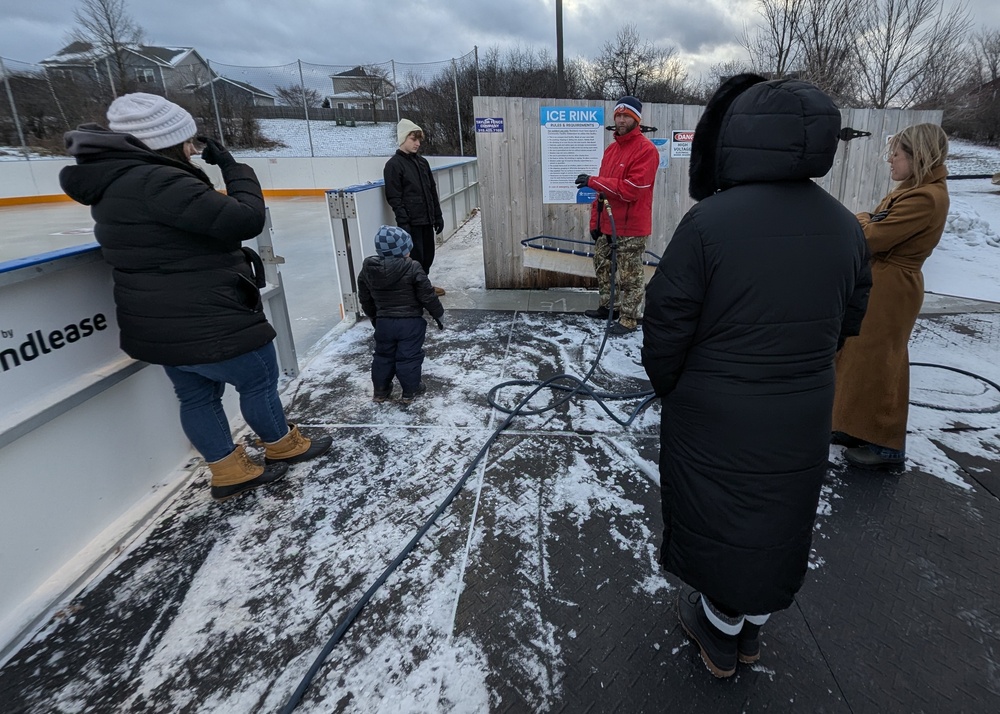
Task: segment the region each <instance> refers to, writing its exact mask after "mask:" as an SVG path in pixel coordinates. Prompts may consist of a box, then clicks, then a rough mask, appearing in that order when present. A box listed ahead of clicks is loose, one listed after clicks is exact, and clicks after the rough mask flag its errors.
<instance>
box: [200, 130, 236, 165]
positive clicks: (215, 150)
mask: <svg viewBox="0 0 1000 714" xmlns="http://www.w3.org/2000/svg"><path fill="white" fill-rule="evenodd" d="M198 141H200V142H202V143H203V144H205V148H204V149H202V151H201V160H202V161H204V162H205V163H206V164H213V165H215V166H218V167H219V168H220V169H224V168H226V167H227V166H232V165H233V164H235V163H236V159H234V158H233V155H232V154H230V153H229V150H228V149H227V148H226V147H225V146H223V145H222V142H221V141H218V140H217V139H213V138H212V137H210V136H199V137H198Z"/></svg>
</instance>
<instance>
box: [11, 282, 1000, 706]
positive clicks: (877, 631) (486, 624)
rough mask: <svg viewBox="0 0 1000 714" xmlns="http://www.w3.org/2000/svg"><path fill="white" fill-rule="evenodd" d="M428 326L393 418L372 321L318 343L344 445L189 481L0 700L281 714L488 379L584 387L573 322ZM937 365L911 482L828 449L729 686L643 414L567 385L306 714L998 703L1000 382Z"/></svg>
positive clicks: (937, 358) (436, 534)
mask: <svg viewBox="0 0 1000 714" xmlns="http://www.w3.org/2000/svg"><path fill="white" fill-rule="evenodd" d="M445 302H446V306H447V298H445ZM445 324H446V328H447V329H446V330H445V331H443V332H439V331H438V330H436V329H434V328H433V327H432V328H431V329H430V330H429V331H428V340H427V344H426V350H427V355H428V358H427V362H426V363H425V382H426V383H427V386H428V393H427V395H426V397H423V398H420V399H418V400H417V401H416V402H414V403H413V404H412V405H409V406H405V407H404V406H402V405H400V404H399V403H398V402H389V403H386V404H381V405H378V404H374V403H373V402H372V401H371V384H370V381H369V377H368V366H369V362H370V355H371V349H372V331H371V328H370V326H369V325H368V324H367V322H361V323H359V324H357V325H355V326H354V327H352V328H351V329H349V330H347V331H346V332H344V333H343V334H341V335H340V336H339V337H337V338H336V339H335V340H331V341H328V342H327V343H326V346H325V348H324V349H323V350H322V351H321V352H320V353H319V354H317V355H316V356H315V357H314V358H313V359H312V361H311V362H310V364H309V365H308V367H307V368H306V369H305V370H304V372H303V375H302V377H301V378H300V380H299V381H298V382H297V383H295V384H294V385H293V387H294V390H293V392H291V393H289V394H288V395H287V396H288V397H289V400H290V404H291V407H290V414H291V415H292V416H293V418H295V419H297V420H299V421H300V423H301V424H302V425H303V426H304V428H305V429H306V430H307V431H308V430H309V429H313V428H322V429H326V430H328V431H330V432H331V433H333V434H334V436H335V442H334V448H333V450H332V451H331V452H330V453H329V454H328V455H326V456H325V457H323V458H321V459H319V460H317V461H315V462H309V463H306V464H302V465H298V466H296V467H294V468H293V469H292V470H291V472H290V473H289V476H287V477H286V478H285V479H284V480H283V481H282V482H280V483H278V484H275V485H274V486H273V487H271V488H267V489H261V490H258V491H256V492H254V493H252V494H249V495H247V496H246V497H243V498H241V499H235V500H234V501H230V502H224V503H221V504H216V503H213V502H211V501H210V499H209V496H208V488H207V475H206V473H205V471H204V469H203V468H200V469H197V470H196V473H195V475H194V478H193V479H192V482H191V483H190V485H189V486H187V487H185V488H184V490H183V491H182V492H181V494H180V495H179V497H178V498H177V499H176V500H175V501H174V503H173V504H171V505H170V506H169V508H168V509H167V510H166V511H165V512H164V513H163V514H162V515H161V516H160V517H159V518H157V519H156V521H155V522H154V523H153V524H152V525H151V526H150V527H149V528H148V529H147V531H146V533H145V534H144V535H143V537H141V538H140V539H139V540H137V541H136V542H134V543H133V544H132V545H131V547H130V548H129V549H128V550H127V551H126V552H123V553H122V554H121V555H120V556H119V557H118V558H117V559H116V560H115V562H114V563H113V564H111V565H110V566H109V567H108V568H107V570H106V572H105V573H104V574H103V576H102V577H101V578H99V579H98V580H97V581H96V582H94V583H93V584H91V586H90V587H88V588H87V590H86V591H84V592H83V593H81V594H80V595H79V596H78V597H76V598H75V599H74V600H73V601H72V602H70V603H67V604H66V605H65V607H63V608H62V609H61V610H60V611H59V613H57V614H56V616H55V617H54V618H53V619H52V620H51V621H50V622H49V623H48V624H47V626H45V627H44V629H43V630H42V631H41V632H39V633H38V635H37V636H36V637H35V638H34V639H33V640H31V641H30V642H28V643H27V644H26V645H25V646H24V647H22V648H21V650H20V651H19V652H18V653H17V654H15V655H14V656H13V658H12V659H11V660H10V661H8V662H7V663H6V664H5V666H4V667H3V668H2V669H0V701H2V702H4V704H3V705H2V706H0V708H2V710H3V711H4V712H5V713H6V712H11V713H13V712H17V713H21V712H32V713H35V712H46V713H48V712H82V711H93V712H226V713H229V712H232V713H234V714H235V713H239V714H245V713H248V712H274V711H279V710H280V709H281V707H282V706H283V704H284V702H285V701H286V700H287V699H288V697H289V695H290V694H291V692H292V691H293V690H294V689H295V687H296V686H297V685H298V683H299V681H300V679H301V678H302V676H303V675H304V673H305V672H306V671H307V670H308V668H309V666H310V664H311V663H312V662H313V660H314V658H315V657H316V655H317V654H318V652H319V651H320V650H321V649H322V647H323V645H324V644H325V643H326V642H327V640H328V638H329V637H330V635H331V634H332V633H333V632H334V630H335V629H336V627H337V623H338V622H340V620H341V619H342V618H343V617H344V615H345V614H346V613H347V612H348V611H350V610H351V608H352V607H353V606H354V605H355V603H356V602H358V600H359V598H360V597H361V595H362V593H364V591H365V590H366V589H367V588H368V587H369V586H370V585H371V583H373V582H374V581H375V580H376V579H377V578H378V577H379V575H380V574H381V573H382V572H383V570H384V569H385V567H386V565H387V564H388V563H390V562H391V561H392V560H393V558H394V557H395V556H396V554H397V553H398V552H399V551H400V550H401V549H402V548H403V546H404V545H405V544H406V543H407V541H409V539H410V538H411V536H412V535H413V533H414V532H415V531H416V530H417V529H418V528H419V527H420V526H421V524H423V522H424V521H425V519H426V518H427V517H428V516H429V515H430V514H431V513H432V512H433V511H434V510H435V508H436V507H437V505H438V504H439V503H440V502H441V501H442V499H443V498H444V497H445V496H446V495H447V494H448V493H449V491H450V490H451V489H452V488H453V486H454V484H455V483H456V482H457V480H458V479H459V477H460V476H461V475H462V474H463V473H464V472H465V471H466V470H467V469H468V468H469V466H470V465H471V463H472V460H473V457H474V455H475V454H476V453H477V452H478V451H479V450H480V448H481V447H482V445H483V444H484V443H485V442H486V440H487V439H488V437H489V436H490V434H491V433H492V432H493V430H494V429H495V428H496V426H497V425H498V424H499V422H500V421H501V420H502V415H500V414H498V413H495V412H494V411H493V410H491V409H490V408H489V406H488V404H487V403H486V400H485V393H486V391H488V389H489V388H490V387H491V386H492V385H495V384H497V383H499V382H501V381H504V380H508V379H514V378H524V379H539V378H541V379H544V378H546V377H549V376H551V375H553V374H557V373H560V372H571V373H574V374H577V375H578V376H582V375H583V374H584V373H585V372H586V371H587V369H588V368H589V366H590V363H591V362H592V361H593V359H594V358H595V356H596V352H597V348H598V345H599V343H600V327H601V326H600V325H599V324H597V323H595V322H594V321H590V320H587V319H585V318H583V317H582V316H580V315H573V314H552V313H548V314H547V313H522V312H502V311H474V310H448V311H447V312H446V315H445ZM998 331H1000V314H996V313H993V314H958V315H935V316H929V317H922V318H921V319H920V321H919V323H918V327H917V330H916V331H915V333H914V340H913V345H912V355H911V356H912V359H914V361H925V362H934V363H940V364H944V365H946V366H951V367H957V368H961V369H964V370H966V371H968V372H971V373H977V374H980V375H982V376H984V377H986V378H987V379H988V380H990V381H992V382H1000V367H998V366H997V364H996V363H997V360H996V359H995V355H996V349H997V344H998V341H1000V334H998ZM639 344H640V338H639V336H638V335H633V336H630V337H627V338H623V339H619V340H616V341H613V342H611V343H610V351H609V352H608V353H607V354H606V355H605V356H604V357H603V358H602V360H601V366H600V367H599V368H598V370H597V372H596V375H595V381H596V383H597V384H599V385H600V386H602V387H605V388H607V389H609V390H612V391H617V392H622V391H629V390H633V389H635V388H641V387H642V386H644V382H643V381H642V379H641V375H642V371H641V367H639ZM945 372H947V370H941V369H940V368H935V367H928V368H914V380H913V382H914V390H913V397H914V401H918V402H921V403H924V404H927V405H929V406H919V407H918V406H915V407H913V408H912V410H911V431H912V433H911V435H910V456H911V460H910V464H909V469H908V471H907V472H906V473H905V474H904V475H901V476H875V475H872V474H870V473H865V472H860V471H854V470H851V469H849V468H847V467H846V465H845V464H844V463H843V461H842V458H841V449H840V448H839V447H833V448H831V471H830V476H829V479H828V481H827V483H826V485H825V487H824V491H823V498H822V501H821V503H820V508H819V513H818V518H817V522H816V537H815V539H814V552H813V557H812V562H811V566H812V567H811V569H810V571H809V574H808V576H807V579H806V583H805V586H804V587H803V589H802V591H801V592H800V593H799V596H798V597H797V599H796V603H795V605H794V606H793V607H792V608H790V609H789V610H786V611H784V612H781V613H777V614H776V615H775V616H774V617H773V618H772V620H771V621H770V622H769V623H768V625H767V628H766V630H765V634H764V639H763V657H762V658H761V660H760V662H759V663H757V664H755V665H751V666H741V667H740V669H739V670H738V672H737V674H736V676H735V677H734V678H733V679H732V680H729V681H725V682H718V681H715V680H714V679H713V678H712V677H711V675H710V674H709V673H708V672H707V671H706V670H705V668H704V666H703V665H702V663H701V661H700V659H699V657H698V654H697V649H696V648H695V647H693V646H692V645H690V644H689V643H688V642H687V640H686V639H685V637H684V636H683V633H682V632H681V630H680V628H679V626H678V624H677V619H676V615H675V612H674V607H675V603H674V601H675V599H676V596H677V586H678V583H677V582H674V581H668V580H667V579H665V578H664V576H663V575H662V574H661V572H660V570H659V568H658V566H657V564H656V550H657V547H658V543H659V534H660V528H661V523H660V514H659V500H658V496H659V493H658V486H657V483H656V480H657V474H656V454H657V448H658V422H659V415H658V406H656V405H655V403H654V406H653V407H652V408H651V409H650V410H649V411H648V412H646V413H645V414H643V415H642V416H641V417H640V418H639V419H638V420H637V423H636V424H635V425H633V426H632V427H629V428H625V427H621V426H619V425H618V424H616V423H615V422H614V421H612V420H611V419H610V418H609V417H608V416H607V415H605V414H604V412H603V411H602V410H601V409H600V408H599V407H598V406H597V405H596V404H594V403H593V402H588V401H585V400H582V399H575V400H573V401H572V402H570V403H568V404H566V405H564V406H562V407H560V408H558V409H556V410H555V411H552V412H547V413H545V414H542V415H539V416H531V417H525V418H522V419H518V420H517V421H516V422H515V423H514V424H513V425H512V427H511V428H510V429H509V430H508V431H506V432H504V433H503V434H502V435H501V436H500V437H499V438H498V440H497V441H496V442H495V443H494V444H493V446H492V447H491V448H490V449H489V451H488V454H487V456H486V458H485V460H484V463H483V464H482V465H481V466H480V467H479V468H478V469H476V470H475V471H474V472H473V474H472V476H471V478H470V479H469V481H468V482H467V484H466V486H465V488H464V489H463V490H462V491H461V492H460V493H459V495H458V496H457V498H456V500H455V501H454V502H453V503H452V505H451V506H450V508H449V509H448V510H447V511H445V512H444V514H443V516H442V517H441V518H440V519H439V521H438V522H437V523H436V524H435V525H434V526H433V527H432V528H431V530H430V532H429V533H428V535H427V537H426V538H425V539H424V540H423V541H422V542H421V543H420V544H419V545H418V547H417V548H416V550H415V551H414V552H413V553H412V554H411V555H410V557H409V558H408V559H407V560H405V561H404V562H403V564H402V566H401V567H400V569H399V570H398V571H396V572H395V573H394V574H393V575H392V576H390V577H389V579H388V581H387V582H386V584H385V586H384V588H382V589H381V590H380V591H378V592H377V593H376V595H375V597H374V598H373V600H372V601H371V603H370V604H369V605H368V607H367V608H366V609H365V610H363V611H362V612H361V614H360V616H359V618H358V619H357V621H356V622H355V624H354V626H353V627H352V628H351V629H350V630H348V631H347V633H346V636H345V637H344V639H343V641H342V642H341V643H340V644H339V645H338V646H337V647H335V648H334V649H333V651H332V653H331V654H330V656H329V658H328V659H327V661H326V663H325V664H324V666H323V667H321V668H320V670H319V673H318V675H317V677H316V679H315V680H314V682H313V683H312V686H311V687H310V688H309V689H308V690H307V692H306V694H305V697H304V699H303V701H302V704H301V706H300V707H299V709H298V710H297V711H302V712H365V713H367V712H387V713H388V712H414V713H415V712H573V713H574V714H576V713H577V712H611V711H619V712H630V713H632V712H654V711H655V712H662V711H684V712H713V713H714V712H732V713H733V714H735V713H736V712H744V711H762V710H768V711H825V712H858V711H992V710H995V709H996V705H997V702H1000V653H998V652H997V648H996V643H997V641H998V639H1000V638H998V635H1000V608H998V606H997V598H996V592H997V591H998V589H1000V565H998V564H1000V533H998V529H997V527H996V524H997V522H998V516H1000V502H998V496H1000V441H998V437H1000V433H998V432H1000V426H998V423H997V410H998V409H1000V393H997V392H996V391H995V390H994V389H993V388H992V387H991V386H989V385H988V384H986V383H985V382H983V381H981V380H979V379H977V378H976V377H974V376H967V375H962V374H958V373H953V372H948V373H947V375H946V376H945V374H944V373H945ZM515 391H516V390H513V389H505V390H503V392H501V394H500V396H499V399H500V401H501V403H504V404H512V403H513V402H514V401H515V399H516V398H517V396H518V394H515V393H514V392H515ZM520 393H523V392H520ZM397 395H398V388H397ZM538 399H539V400H540V401H548V400H550V399H552V397H551V395H544V398H543V395H540V396H539V397H538ZM634 403H635V402H634V401H633V402H628V403H618V404H616V405H614V406H613V408H614V409H615V410H616V411H617V412H619V413H622V414H624V413H625V412H626V411H627V409H628V408H629V407H631V406H632V405H634ZM940 407H944V408H945V409H944V410H942V409H941V408H940Z"/></svg>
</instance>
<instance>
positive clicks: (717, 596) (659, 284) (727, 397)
mask: <svg viewBox="0 0 1000 714" xmlns="http://www.w3.org/2000/svg"><path fill="white" fill-rule="evenodd" d="M839 131H840V112H839V111H838V110H837V107H836V106H835V105H834V103H833V101H832V100H831V99H830V98H829V97H828V96H827V95H826V94H824V93H823V92H822V91H820V90H819V89H818V88H816V87H815V86H813V85H811V84H808V83H806V82H802V81H798V80H775V81H769V82H768V81H764V80H763V78H761V77H758V76H756V75H738V76H736V77H734V78H732V79H730V80H729V81H728V82H726V83H725V84H724V85H723V86H722V87H720V89H719V90H718V91H717V92H716V94H715V96H714V97H713V98H712V100H711V101H710V102H709V104H708V106H707V107H706V110H705V113H704V115H703V116H702V118H701V120H700V121H699V123H698V125H697V128H696V131H695V137H694V143H693V145H692V156H691V165H690V178H691V183H690V192H691V196H692V198H694V199H695V200H698V201H700V202H699V203H698V204H697V205H695V206H694V207H693V208H692V209H691V210H690V211H688V213H687V215H685V216H684V218H683V219H682V220H681V223H680V225H678V227H677V230H676V232H675V233H674V235H673V238H672V240H671V241H670V243H669V244H668V246H667V249H666V251H665V252H664V254H663V258H662V259H661V261H660V264H659V267H658V268H657V270H656V273H655V274H654V276H653V278H652V279H651V281H650V283H649V285H648V287H647V291H646V306H645V323H644V325H643V347H642V363H643V366H644V367H645V369H646V372H647V374H648V375H649V379H650V381H651V382H652V384H653V388H654V389H655V391H656V394H657V395H658V396H659V397H660V398H661V400H662V402H661V404H662V422H661V429H660V437H661V445H660V487H661V497H662V506H663V523H664V534H663V547H662V550H661V553H660V558H661V563H662V564H663V566H664V567H665V568H666V569H667V570H668V571H670V572H672V573H674V574H675V575H677V576H678V577H679V578H680V579H681V580H683V581H684V582H685V583H687V584H688V585H689V586H690V587H691V588H694V590H695V591H694V592H682V594H681V596H680V597H679V598H678V614H679V617H680V620H681V624H682V625H683V627H684V629H685V631H686V632H687V634H688V636H689V637H691V638H692V639H693V640H694V641H695V642H696V643H697V644H698V646H699V649H700V651H701V656H702V659H703V660H704V661H705V664H706V665H707V666H708V668H709V670H710V671H711V672H712V673H713V674H715V675H716V676H718V677H727V676H730V675H731V674H733V672H735V670H736V665H737V660H739V661H742V662H753V661H755V660H756V659H757V658H758V657H759V656H760V646H759V630H760V626H761V625H763V624H764V622H765V621H766V620H767V617H768V615H769V614H770V613H771V612H774V611H776V610H782V609H784V608H787V607H788V606H789V605H790V604H791V603H792V599H793V597H794V595H795V594H796V592H798V590H799V588H800V587H801V586H802V584H803V581H804V578H805V573H806V571H807V568H808V560H809V550H810V546H811V542H812V531H813V525H814V521H815V517H816V507H817V504H818V500H819V494H820V487H821V484H822V480H823V476H824V474H825V473H826V469H827V460H828V456H829V440H830V423H831V407H832V404H833V395H834V369H833V360H834V355H835V354H836V352H837V350H838V349H839V348H840V346H842V345H843V342H844V340H845V339H846V338H847V337H848V336H851V335H857V334H858V332H859V331H860V327H861V320H862V318H863V317H864V313H865V309H866V306H867V300H868V291H869V289H870V287H871V272H870V268H869V263H868V251H867V248H866V245H865V239H864V235H863V233H862V232H861V230H860V228H859V227H858V222H857V219H856V218H854V216H853V214H852V213H851V212H850V211H848V210H847V209H846V208H845V207H844V206H843V205H841V204H840V203H839V202H838V201H837V200H836V199H835V198H833V197H832V196H831V195H830V194H828V193H827V192H826V191H824V190H823V189H822V188H820V187H819V186H818V185H816V184H815V183H814V182H813V181H811V180H810V179H811V178H813V177H819V176H823V175H825V174H826V173H827V172H828V171H829V169H830V167H831V166H832V165H833V160H834V155H835V153H836V150H837V143H838V136H839Z"/></svg>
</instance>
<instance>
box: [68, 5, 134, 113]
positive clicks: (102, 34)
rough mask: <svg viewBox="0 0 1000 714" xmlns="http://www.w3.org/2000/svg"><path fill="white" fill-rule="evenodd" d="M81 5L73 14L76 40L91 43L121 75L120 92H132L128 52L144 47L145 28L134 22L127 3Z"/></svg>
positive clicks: (119, 81) (118, 87)
mask: <svg viewBox="0 0 1000 714" xmlns="http://www.w3.org/2000/svg"><path fill="white" fill-rule="evenodd" d="M79 2H80V5H79V7H77V9H76V10H74V11H73V15H74V16H75V17H76V23H77V25H78V27H77V29H76V30H75V31H74V32H73V38H74V39H76V40H78V41H80V42H85V43H88V44H89V45H90V46H91V47H92V48H93V50H94V52H95V54H98V55H100V56H103V57H106V58H107V60H105V61H110V62H111V63H112V64H113V66H114V70H113V73H114V74H115V75H117V91H119V92H122V93H125V92H127V91H128V90H129V85H130V82H129V78H128V73H127V68H126V66H125V55H126V50H127V48H129V47H134V46H136V45H139V44H141V42H142V37H143V30H142V28H141V27H140V26H139V25H138V24H137V23H136V22H135V20H133V19H132V16H131V15H129V13H128V9H127V8H126V3H125V0H79Z"/></svg>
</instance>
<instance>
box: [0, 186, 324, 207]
mask: <svg viewBox="0 0 1000 714" xmlns="http://www.w3.org/2000/svg"><path fill="white" fill-rule="evenodd" d="M223 193H225V192H224V191H223ZM325 195H326V189H325V188H272V189H265V190H264V196H265V198H301V197H305V196H325ZM72 200H73V199H72V198H70V197H69V196H67V195H66V194H65V193H54V194H49V195H45V196H12V197H9V198H0V208H3V207H4V206H30V205H34V204H39V203H65V202H67V201H69V202H71V201H72Z"/></svg>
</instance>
